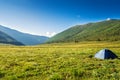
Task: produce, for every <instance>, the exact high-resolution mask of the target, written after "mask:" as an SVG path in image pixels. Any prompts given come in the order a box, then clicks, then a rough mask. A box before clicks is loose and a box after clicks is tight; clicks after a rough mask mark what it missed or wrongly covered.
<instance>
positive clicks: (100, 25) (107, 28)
mask: <svg viewBox="0 0 120 80" xmlns="http://www.w3.org/2000/svg"><path fill="white" fill-rule="evenodd" d="M118 40H120V20H116V19H111V20H107V21H101V22H96V23H88V24H85V25H77V26H74V27H71V28H69V29H67V30H65V31H63V32H61V33H59V34H57V35H55V36H54V37H52V38H50V39H49V40H48V41H47V42H48V43H52V42H79V41H118Z"/></svg>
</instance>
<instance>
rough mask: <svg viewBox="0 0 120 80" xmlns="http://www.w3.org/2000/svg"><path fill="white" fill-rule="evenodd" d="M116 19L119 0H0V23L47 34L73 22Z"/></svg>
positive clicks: (61, 29) (119, 13) (81, 22)
mask: <svg viewBox="0 0 120 80" xmlns="http://www.w3.org/2000/svg"><path fill="white" fill-rule="evenodd" d="M107 18H117V19H119V18H120V0H0V24H1V25H5V26H7V27H9V28H13V29H16V30H19V31H22V32H26V33H31V34H37V35H46V36H51V35H54V34H55V33H59V32H61V31H63V30H65V29H68V28H69V27H71V26H73V25H78V24H84V23H88V22H96V21H100V20H105V19H107Z"/></svg>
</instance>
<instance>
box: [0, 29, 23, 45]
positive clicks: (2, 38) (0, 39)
mask: <svg viewBox="0 0 120 80" xmlns="http://www.w3.org/2000/svg"><path fill="white" fill-rule="evenodd" d="M0 43H2V44H13V45H23V44H22V43H20V42H18V41H17V40H15V39H13V38H12V37H10V36H9V35H7V34H5V33H4V32H1V31H0Z"/></svg>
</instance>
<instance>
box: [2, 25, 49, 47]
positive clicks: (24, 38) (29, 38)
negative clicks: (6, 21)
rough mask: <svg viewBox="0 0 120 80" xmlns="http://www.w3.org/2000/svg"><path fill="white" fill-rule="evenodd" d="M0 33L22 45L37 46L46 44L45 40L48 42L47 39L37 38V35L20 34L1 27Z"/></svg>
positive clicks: (43, 37)
mask: <svg viewBox="0 0 120 80" xmlns="http://www.w3.org/2000/svg"><path fill="white" fill-rule="evenodd" d="M0 31H2V32H4V33H6V34H8V35H9V36H11V37H12V38H13V39H15V40H17V41H19V42H21V43H23V44H24V45H37V44H41V43H44V42H46V40H48V37H45V36H37V35H31V34H27V33H22V32H19V31H17V30H13V29H10V28H7V27H4V26H1V25H0Z"/></svg>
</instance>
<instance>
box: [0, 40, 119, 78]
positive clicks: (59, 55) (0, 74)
mask: <svg viewBox="0 0 120 80" xmlns="http://www.w3.org/2000/svg"><path fill="white" fill-rule="evenodd" d="M104 48H108V49H110V50H112V51H113V52H114V53H115V54H116V55H117V56H120V42H80V43H54V44H42V45H37V46H12V45H0V80H119V79H120V59H113V60H112V59H110V60H101V59H96V58H94V55H95V53H96V52H98V51H99V50H101V49H104Z"/></svg>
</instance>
